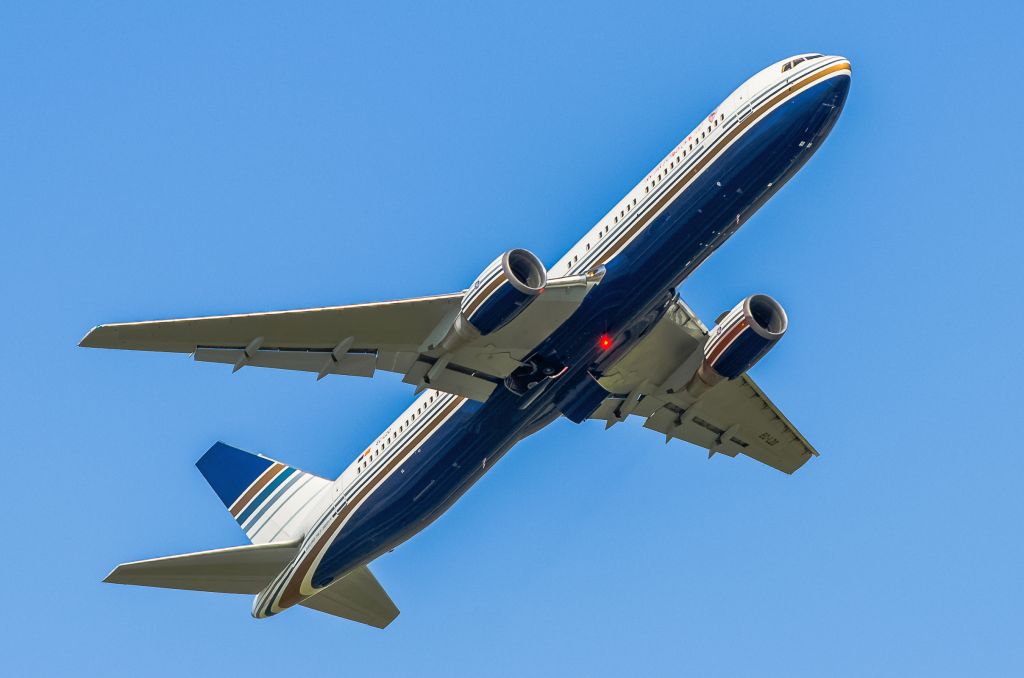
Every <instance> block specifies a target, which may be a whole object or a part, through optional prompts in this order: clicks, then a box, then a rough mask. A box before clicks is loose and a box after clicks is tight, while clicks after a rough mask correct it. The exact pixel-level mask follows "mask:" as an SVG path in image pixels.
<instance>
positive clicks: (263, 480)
mask: <svg viewBox="0 0 1024 678" xmlns="http://www.w3.org/2000/svg"><path fill="white" fill-rule="evenodd" d="M284 467H285V466H284V464H282V463H281V462H274V463H273V464H271V465H270V466H269V467H268V468H267V470H266V471H264V472H263V473H261V474H260V475H259V477H258V478H256V480H254V481H252V485H250V486H249V489H247V490H246V491H245V492H243V493H242V495H241V496H240V497H239V498H238V500H237V501H235V503H234V504H232V505H231V508H229V509H228V511H230V512H231V515H232V516H234V517H235V518H237V517H238V514H239V513H241V511H242V509H243V508H245V505H246V504H248V503H249V501H250V500H251V499H252V498H253V497H255V496H256V494H257V493H258V492H259V491H260V490H262V489H263V488H264V487H265V486H266V484H267V483H269V482H270V479H271V478H273V477H274V476H276V475H277V474H278V473H280V472H281V469H283V468H284Z"/></svg>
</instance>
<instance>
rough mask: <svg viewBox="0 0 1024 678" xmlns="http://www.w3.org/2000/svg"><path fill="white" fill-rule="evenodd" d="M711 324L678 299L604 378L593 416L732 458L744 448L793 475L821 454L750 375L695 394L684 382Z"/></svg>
mask: <svg viewBox="0 0 1024 678" xmlns="http://www.w3.org/2000/svg"><path fill="white" fill-rule="evenodd" d="M706 336H707V329H706V328H705V327H704V325H703V323H701V322H700V320H699V319H698V318H697V316H696V315H695V314H694V313H693V311H692V310H690V308H689V307H688V306H687V305H686V304H685V303H683V301H682V300H680V299H677V300H676V301H675V302H674V304H673V305H672V307H671V308H670V309H669V311H668V312H667V313H666V314H665V316H664V317H663V318H662V319H661V320H660V321H658V323H656V324H655V326H654V328H653V329H652V330H651V331H650V333H649V334H648V335H647V336H646V337H644V339H642V340H641V342H640V343H639V344H638V345H637V346H636V348H634V349H633V350H631V351H630V352H629V353H628V354H626V355H625V356H624V357H623V358H622V359H620V360H619V361H618V362H617V363H616V364H615V365H613V366H612V368H611V369H610V370H608V371H607V372H606V374H605V376H604V377H603V378H602V379H601V380H600V382H601V385H602V386H603V387H604V388H605V389H606V390H608V391H609V392H610V393H613V394H618V395H612V396H609V397H608V398H607V399H605V401H604V402H603V403H602V404H601V406H600V407H599V408H598V409H597V411H596V412H594V413H593V414H592V415H591V418H592V419H603V420H604V421H605V422H607V426H611V425H613V424H615V423H616V422H619V421H623V420H624V419H625V418H626V417H628V416H629V415H631V414H633V415H638V416H642V417H644V418H646V420H647V421H646V422H645V423H644V426H645V427H646V428H649V429H651V430H654V431H657V432H658V433H661V434H664V436H665V442H666V443H667V442H668V441H670V440H671V439H673V438H676V439H679V440H685V441H687V442H689V443H693V444H694V445H697V446H699V447H703V448H705V449H706V450H708V456H709V457H710V456H712V455H714V454H715V453H721V454H725V455H728V456H730V457H735V456H736V455H737V454H740V453H742V454H745V455H747V456H748V457H752V458H754V459H756V460H758V461H760V462H762V463H764V464H767V465H768V466H771V467H773V468H776V469H778V470H780V471H784V472H786V473H793V472H794V471H796V470H797V469H798V468H800V467H801V466H803V465H804V463H805V462H806V461H807V460H808V459H810V458H811V457H812V456H818V452H817V451H816V450H815V449H814V448H813V447H811V445H810V443H808V442H807V440H806V439H805V438H804V437H803V436H802V435H801V434H800V432H799V431H797V429H796V427H795V426H793V424H792V423H790V421H789V419H787V418H786V417H785V415H783V414H782V412H781V411H780V410H779V408H778V407H776V406H775V404H774V403H772V401H771V400H769V399H768V397H767V396H766V395H765V394H764V392H763V391H762V390H761V389H760V388H759V387H758V386H757V384H756V383H754V380H753V379H751V378H750V377H749V376H748V375H746V374H744V375H741V376H740V377H739V378H737V379H733V380H729V381H723V382H721V383H719V384H718V385H716V386H714V387H712V388H711V389H710V390H709V391H707V392H706V393H704V394H703V395H701V396H700V397H697V398H694V397H693V396H691V395H690V394H688V393H687V392H686V391H685V390H683V388H682V387H683V386H684V385H685V384H686V382H687V381H688V380H689V379H690V377H691V376H692V375H693V374H694V371H695V370H696V369H697V366H698V365H699V363H700V360H701V357H702V355H703V351H701V350H700V349H701V348H702V347H703V344H704V341H705V340H706Z"/></svg>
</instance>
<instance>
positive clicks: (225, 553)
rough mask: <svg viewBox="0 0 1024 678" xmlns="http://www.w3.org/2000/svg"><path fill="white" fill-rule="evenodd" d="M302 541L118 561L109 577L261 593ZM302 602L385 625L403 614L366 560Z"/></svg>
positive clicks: (112, 580) (165, 586)
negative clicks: (132, 561)
mask: <svg viewBox="0 0 1024 678" xmlns="http://www.w3.org/2000/svg"><path fill="white" fill-rule="evenodd" d="M301 543H302V542H301V540H295V541H292V542H282V543H276V544H249V545H246V546H235V547H232V548H226V549H217V550H215V551H200V552H198V553H185V554H182V555H180V556H168V557H166V558H153V559H151V560H139V561H136V562H134V563H124V564H123V565H118V566H117V567H115V568H114V570H113V571H112V572H111V573H110V574H108V575H107V578H106V579H104V580H103V581H105V582H107V583H108V584H132V585H135V586H155V587H157V588H163V589H185V590H188V591H213V592H216V593H250V594H257V593H259V592H260V591H262V590H263V589H264V588H266V587H267V585H269V584H270V582H272V581H273V580H274V577H275V576H277V574H278V573H280V572H281V570H283V569H284V568H285V567H286V566H287V565H288V563H289V562H291V560H292V558H294V557H295V555H296V554H297V553H298V551H299V546H300V545H301ZM299 604H300V605H302V606H303V607H308V608H310V609H312V610H317V611H318V612H326V613H327V614H330V615H334V616H335V617H341V618H343V619H351V620H352V621H356V622H360V623H361V624H369V625H370V626H376V627H377V628H380V629H382V628H384V627H385V626H387V625H388V624H390V623H391V622H392V621H393V620H394V619H395V617H397V616H398V608H397V607H395V604H394V603H393V602H392V601H391V598H390V597H389V596H388V594H387V593H386V592H385V591H384V589H383V587H381V585H380V584H379V583H378V582H377V578H376V577H374V576H373V573H372V572H370V568H368V567H366V566H365V565H363V566H362V567H359V568H356V569H355V570H353V571H352V572H349V573H348V574H347V575H345V576H344V577H342V578H341V579H339V580H338V581H336V582H334V583H333V584H331V585H330V586H328V587H327V588H325V589H323V590H322V591H320V592H318V593H317V594H316V595H313V596H311V597H309V598H306V599H305V600H304V601H302V602H301V603H299Z"/></svg>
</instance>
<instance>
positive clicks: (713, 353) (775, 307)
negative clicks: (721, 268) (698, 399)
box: [686, 294, 789, 395]
mask: <svg viewBox="0 0 1024 678" xmlns="http://www.w3.org/2000/svg"><path fill="white" fill-rule="evenodd" d="M788 327H789V319H788V318H787V316H786V311H785V310H783V308H782V306H781V305H780V304H779V302H777V301H775V300H774V299H772V298H771V297H769V296H768V295H766V294H753V295H751V296H749V297H747V298H746V299H744V300H743V301H741V302H740V303H739V304H737V305H736V306H735V307H734V308H733V309H732V310H731V311H729V312H728V313H726V314H725V315H723V316H722V317H721V318H719V321H718V323H717V324H716V325H715V327H714V329H712V330H711V332H710V333H708V340H707V342H706V343H705V344H704V360H703V361H702V362H701V364H700V367H698V368H697V373H696V374H694V375H693V378H692V379H691V380H690V383H689V384H688V385H687V387H686V390H688V391H690V392H691V393H692V394H694V395H699V394H700V393H702V392H703V391H705V390H707V389H708V388H710V387H711V386H714V385H715V384H717V383H718V382H720V381H722V380H723V379H735V378H737V377H739V376H740V375H741V374H743V373H744V372H746V371H747V370H749V369H750V368H751V367H753V366H754V365H755V364H756V363H757V361H758V360H760V359H761V358H763V357H764V356H765V354H766V353H768V351H770V350H771V349H772V347H773V346H775V344H777V343H778V341H779V339H782V336H783V335H784V334H785V333H786V329H787V328H788Z"/></svg>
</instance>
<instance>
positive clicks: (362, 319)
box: [79, 283, 592, 401]
mask: <svg viewBox="0 0 1024 678" xmlns="http://www.w3.org/2000/svg"><path fill="white" fill-rule="evenodd" d="M549 285H550V289H547V290H545V293H544V294H542V295H540V296H539V297H537V299H536V300H535V301H534V302H533V303H531V304H530V305H529V306H528V307H527V308H526V310H524V311H523V312H522V313H521V314H519V316H517V318H516V320H515V321H513V322H511V323H509V324H508V325H507V326H505V327H503V328H502V329H500V330H498V331H496V332H494V333H492V334H489V335H487V336H486V337H483V338H481V339H480V340H479V341H477V342H473V343H470V344H468V345H465V346H462V347H460V348H459V349H458V350H456V351H454V352H452V353H449V354H443V355H442V354H441V353H439V352H438V351H436V350H432V348H431V347H432V346H434V345H436V344H437V343H439V342H440V340H441V339H442V337H443V336H444V334H445V333H446V332H447V331H448V329H449V328H450V327H451V326H452V324H453V323H454V321H455V318H456V316H457V315H458V313H459V310H460V304H461V302H462V297H463V294H464V293H462V292H459V293H457V294H444V295H440V296H434V297H420V298H416V299H402V300H400V301H388V302H381V303H371V304H355V305H352V306H330V307H326V308H310V309H302V310H296V311H274V312H270V313H246V314H239V315H224V316H210V317H205V318H183V319H179V320H153V321H148V322H134V323H119V324H111V325H99V326H98V327H95V328H93V329H92V330H91V331H90V332H89V333H88V334H87V335H86V336H85V338H84V339H82V341H81V343H80V344H79V345H80V346H84V347H90V348H118V349H129V350H136V351H169V352H176V353H191V354H192V355H193V356H194V358H195V359H196V360H198V361H202V362H215V363H225V364H229V365H233V366H234V369H235V370H236V371H237V370H239V369H241V368H242V367H245V366H253V367H272V368H277V369H285V370H300V371H305V372H312V373H315V374H316V375H317V378H318V379H319V378H322V377H324V376H327V375H329V374H342V375H352V376H360V377H372V376H373V374H374V372H375V371H376V370H385V371H387V372H397V373H398V374H401V375H403V378H404V381H406V382H407V383H410V384H414V385H416V386H418V387H421V388H425V387H428V386H429V387H430V388H432V389H436V390H438V391H445V392H448V393H454V394H456V395H460V396H463V397H466V398H470V399H473V400H480V401H483V400H486V399H487V397H488V396H489V395H490V394H491V392H492V391H493V390H494V388H495V387H496V386H497V385H498V384H499V383H501V380H502V379H504V378H505V377H506V376H508V375H509V374H510V373H511V372H512V370H514V369H515V368H516V367H518V366H519V365H520V362H519V361H520V360H521V359H522V358H524V357H525V355H526V354H527V352H528V351H530V350H531V349H532V348H533V347H535V346H536V345H537V344H539V343H540V342H541V341H542V340H543V339H544V337H546V336H547V335H548V334H549V333H550V332H551V331H552V330H554V329H555V328H556V327H557V326H558V325H560V324H561V323H562V322H564V321H565V319H566V318H568V317H569V315H571V314H572V312H573V311H575V310H576V308H577V307H578V306H579V303H580V302H581V301H582V299H583V297H584V296H585V295H586V293H587V291H588V290H589V288H590V287H592V284H578V285H576V284H569V285H562V286H557V285H551V284H550V283H549Z"/></svg>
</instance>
